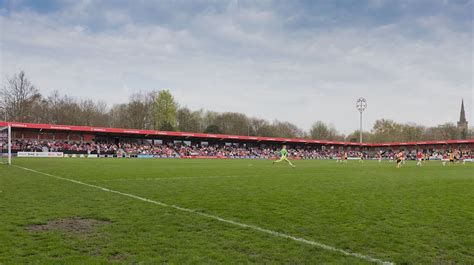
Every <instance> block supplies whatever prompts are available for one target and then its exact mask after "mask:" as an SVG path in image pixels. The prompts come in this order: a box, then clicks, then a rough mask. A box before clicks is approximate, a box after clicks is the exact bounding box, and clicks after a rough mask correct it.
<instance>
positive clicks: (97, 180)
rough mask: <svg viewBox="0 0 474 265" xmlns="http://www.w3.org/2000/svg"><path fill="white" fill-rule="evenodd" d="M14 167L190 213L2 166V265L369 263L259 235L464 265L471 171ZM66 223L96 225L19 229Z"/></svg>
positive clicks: (253, 164)
mask: <svg viewBox="0 0 474 265" xmlns="http://www.w3.org/2000/svg"><path fill="white" fill-rule="evenodd" d="M13 163H14V164H15V165H18V166H21V167H26V168H30V169H33V170H37V171H39V172H44V173H47V174H52V175H55V176H59V177H63V178H68V179H74V180H77V181H80V182H83V183H87V184H92V185H95V186H99V187H104V188H107V189H108V190H113V191H118V192H121V193H125V194H129V195H133V196H139V197H140V198H144V199H149V200H152V201H156V202H160V203H164V204H166V205H173V206H178V207H183V208H185V209H190V210H194V211H195V212H190V211H183V210H179V209H176V208H173V207H163V206H160V205H157V204H154V203H151V202H149V201H143V200H140V199H137V198H133V197H130V196H124V195H122V194H119V193H114V192H107V190H101V189H98V188H94V187H91V186H85V185H81V184H78V183H73V182H70V181H66V180H61V179H57V178H54V177H52V176H47V175H44V174H39V173H37V172H33V171H27V170H24V169H21V168H18V167H15V166H11V167H8V166H1V167H0V212H1V214H0V224H1V225H0V263H5V264H17V263H41V264H44V263H62V264H64V263H68V264H69V263H82V264H84V263H110V262H117V263H128V264H130V263H134V262H140V263H143V264H156V263H176V264H178V263H179V264H181V263H194V264H195V263H226V264H231V263H301V264H302V263H304V264H321V263H325V264H366V263H371V262H370V261H368V260H367V259H365V258H360V257H356V256H348V255H345V254H344V253H341V252H338V251H331V250H328V249H324V248H321V247H318V246H314V245H310V244H307V243H304V242H298V241H295V240H292V239H289V238H284V237H280V236H278V235H275V234H271V233H266V232H262V231H258V230H256V229H254V227H257V228H261V229H267V230H270V231H271V232H275V233H276V232H278V233H282V234H284V235H288V236H293V237H297V238H301V239H305V240H309V241H311V242H317V243H321V244H325V245H327V246H330V247H334V248H335V249H337V250H344V251H348V252H351V253H358V254H361V255H364V257H372V258H375V259H379V260H381V261H389V262H394V263H397V264H474V164H466V165H464V166H462V165H455V166H446V167H443V166H441V163H440V162H428V163H426V164H425V165H424V166H423V167H416V166H415V163H414V162H408V163H407V164H406V165H405V166H404V167H402V168H400V169H396V168H395V164H394V163H393V162H386V161H384V162H382V163H378V162H373V161H366V162H365V163H363V164H362V163H358V162H357V161H349V162H348V164H337V163H335V161H295V164H296V165H297V168H295V169H293V168H290V167H288V166H286V165H283V164H281V165H275V166H273V165H272V164H271V162H270V161H267V160H244V159H242V160H172V159H150V160H146V159H142V160H140V159H97V160H94V159H74V158H71V159H67V158H63V159H52V158H51V159H41V158H34V159H15V160H14V161H13ZM205 215H210V216H213V217H218V218H222V219H224V220H229V221H234V222H238V223H239V224H244V225H250V226H251V227H242V226H238V225H235V224H232V223H228V222H227V223H226V222H222V221H219V220H216V219H215V218H209V217H207V216H205ZM64 218H73V219H72V220H76V219H78V218H79V219H81V218H83V219H85V220H89V219H90V220H98V221H97V222H101V223H103V224H101V225H97V226H94V227H93V228H91V229H90V230H88V231H87V232H79V233H77V232H74V231H72V232H71V231H69V230H61V229H59V230H55V229H51V230H45V231H32V230H31V229H28V227H31V225H43V226H44V225H45V224H47V223H48V222H51V221H54V220H59V219H64ZM74 218H75V219H74ZM43 226H42V227H43Z"/></svg>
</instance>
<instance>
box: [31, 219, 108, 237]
mask: <svg viewBox="0 0 474 265" xmlns="http://www.w3.org/2000/svg"><path fill="white" fill-rule="evenodd" d="M109 223H110V222H108V221H103V220H96V219H88V218H81V217H71V218H64V219H59V220H50V221H48V222H47V223H46V224H31V225H28V226H27V229H28V230H29V231H32V232H47V231H54V230H56V231H62V232H67V233H75V234H89V233H92V232H93V231H94V228H95V227H96V226H98V225H104V224H109Z"/></svg>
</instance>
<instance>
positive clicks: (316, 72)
mask: <svg viewBox="0 0 474 265" xmlns="http://www.w3.org/2000/svg"><path fill="white" fill-rule="evenodd" d="M473 2H474V1H470V0H444V1H436V0H426V1H423V0H419V1H415V0H410V1H395V0H393V1H388V0H387V1H384V0H372V1H362V0H344V1H341V0H327V1H319V0H309V1H270V0H260V1H237V0H232V1H224V0H222V1H221V0H213V1H204V0H195V1H189V0H186V1H180V0H177V1H152V0H133V1H132V0H129V1H125V0H108V1H105V0H103V1H100V0H64V1H59V0H55V1H53V0H42V1H35V0H11V1H10V0H0V23H1V25H0V26H1V54H0V56H1V57H0V62H1V64H0V73H1V78H2V83H3V82H4V80H5V78H6V77H7V76H11V75H12V74H14V73H17V72H18V71H19V70H20V69H22V70H25V72H26V73H27V75H28V76H29V77H30V79H31V81H32V82H33V83H34V84H35V85H36V86H37V88H38V89H39V90H40V91H41V92H42V93H43V94H49V93H50V92H51V91H53V90H58V91H60V92H61V93H63V94H68V95H72V96H75V97H78V98H94V99H101V100H104V101H106V102H107V103H109V104H114V103H121V102H125V101H126V100H127V99H128V97H129V95H130V94H131V93H133V92H138V91H150V90H154V89H169V90H171V91H172V93H173V94H174V95H175V97H176V99H177V100H178V101H179V103H180V104H181V105H183V106H188V107H190V108H192V109H199V108H205V109H210V110H215V111H235V112H243V113H246V114H248V115H250V116H255V117H260V118H266V119H269V120H274V119H279V120H285V121H291V122H294V123H295V124H297V125H299V126H300V127H302V128H304V129H308V128H309V127H310V125H311V124H312V123H313V122H314V121H316V120H322V121H325V122H328V123H332V124H334V125H335V126H336V127H337V128H338V129H339V130H340V131H341V132H344V133H348V132H350V131H352V130H354V129H357V127H358V113H357V111H356V110H355V101H356V99H357V98H358V97H361V96H363V97H365V98H367V100H368V108H367V110H366V112H365V126H366V128H367V127H371V126H372V123H373V121H374V120H376V119H379V118H388V119H393V120H396V121H400V122H415V123H419V124H423V125H427V126H432V125H437V124H440V123H444V122H456V121H457V119H458V117H459V109H460V104H461V98H464V100H465V104H466V107H467V109H466V111H467V113H466V114H467V116H468V120H469V122H470V125H471V126H472V125H474V119H473V116H474V112H473V101H474V92H473V74H474V70H473V68H474V55H473V49H474V45H473V32H474V31H473V9H474V4H473Z"/></svg>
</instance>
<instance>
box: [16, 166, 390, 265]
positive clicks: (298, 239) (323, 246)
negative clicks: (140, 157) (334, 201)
mask: <svg viewBox="0 0 474 265" xmlns="http://www.w3.org/2000/svg"><path fill="white" fill-rule="evenodd" d="M13 166H15V167H17V168H21V169H23V170H27V171H31V172H34V173H37V174H41V175H45V176H49V177H52V178H56V179H60V180H64V181H69V182H72V183H76V184H80V185H84V186H87V187H91V188H95V189H99V190H102V191H106V192H111V193H115V194H119V195H122V196H125V197H129V198H133V199H137V200H140V201H144V202H148V203H152V204H156V205H159V206H162V207H167V208H173V209H176V210H179V211H182V212H188V213H193V214H196V215H200V216H204V217H207V218H210V219H214V220H217V221H220V222H223V223H227V224H231V225H235V226H238V227H242V228H248V229H252V230H255V231H259V232H262V233H266V234H269V235H272V236H276V237H281V238H286V239H290V240H293V241H296V242H300V243H304V244H307V245H311V246H315V247H319V248H321V249H324V250H328V251H332V252H337V253H341V254H343V255H346V256H352V257H356V258H359V259H362V260H365V261H369V262H374V263H379V264H383V265H394V264H395V263H393V262H390V261H383V260H380V259H377V258H373V257H370V256H367V255H364V254H359V253H355V252H351V251H347V250H343V249H339V248H336V247H332V246H329V245H326V244H323V243H319V242H316V241H312V240H308V239H304V238H301V237H295V236H292V235H288V234H284V233H281V232H277V231H273V230H269V229H265V228H261V227H258V226H255V225H251V224H244V223H240V222H237V221H233V220H229V219H225V218H222V217H219V216H216V215H212V214H207V213H203V212H198V211H196V210H193V209H188V208H183V207H180V206H177V205H173V204H167V203H163V202H159V201H154V200H150V199H147V198H143V197H140V196H137V195H133V194H130V193H125V192H120V191H116V190H111V189H108V188H104V187H101V186H96V185H93V184H88V183H85V182H81V181H78V180H75V179H69V178H64V177H59V176H55V175H52V174H49V173H45V172H41V171H37V170H34V169H31V168H26V167H21V166H17V165H13Z"/></svg>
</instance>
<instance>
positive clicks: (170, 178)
mask: <svg viewBox="0 0 474 265" xmlns="http://www.w3.org/2000/svg"><path fill="white" fill-rule="evenodd" d="M248 177H257V176H198V177H163V178H135V179H127V178H123V179H98V180H90V181H92V182H111V181H134V180H145V181H146V180H173V179H214V178H248Z"/></svg>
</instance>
